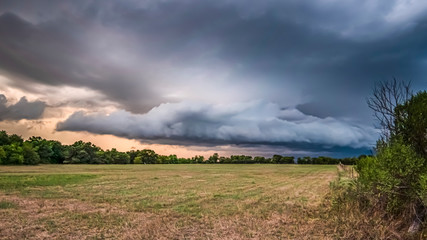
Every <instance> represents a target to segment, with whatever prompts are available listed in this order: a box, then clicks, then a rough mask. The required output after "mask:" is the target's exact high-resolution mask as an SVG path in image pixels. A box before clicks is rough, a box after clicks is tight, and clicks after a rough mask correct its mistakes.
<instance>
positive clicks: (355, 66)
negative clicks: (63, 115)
mask: <svg viewBox="0 0 427 240" xmlns="http://www.w3.org/2000/svg"><path fill="white" fill-rule="evenodd" d="M30 3H31V6H30V7H28V6H29V5H27V4H23V3H22V2H20V1H5V0H0V14H3V15H2V16H1V17H0V39H1V41H0V73H2V74H4V75H7V76H9V77H11V78H13V80H14V82H13V84H14V85H15V86H16V87H19V88H22V89H26V90H27V91H37V89H35V88H33V85H32V84H31V83H33V82H36V83H41V84H46V85H53V86H64V85H69V86H75V87H79V86H84V87H87V88H90V89H93V90H95V91H97V92H100V93H101V94H103V95H104V96H105V97H106V98H108V99H109V100H111V101H115V102H118V103H120V104H121V107H122V108H123V109H125V110H127V111H130V112H133V113H147V112H148V110H150V109H151V108H152V107H154V106H158V105H159V104H161V103H164V102H180V101H183V100H187V99H190V100H193V101H195V100H203V101H204V102H215V103H221V102H222V103H226V102H237V101H240V102H246V101H250V100H253V99H264V100H266V101H268V102H275V103H277V104H278V105H279V106H280V107H291V108H292V109H298V110H299V111H301V112H302V113H303V115H311V117H316V119H317V120H316V122H322V124H323V125H324V126H334V125H333V123H331V122H327V121H326V119H335V120H336V122H339V123H343V124H344V119H345V120H346V121H347V122H346V123H345V124H347V125H352V124H353V123H355V122H358V123H364V124H371V119H372V117H371V113H370V111H369V109H368V107H367V106H366V103H365V99H366V97H367V96H368V95H369V94H370V92H371V89H372V87H373V85H374V82H375V81H380V80H387V79H390V78H392V77H397V78H400V79H405V80H412V82H413V83H414V86H415V87H417V88H421V87H426V86H427V84H426V81H425V79H424V76H425V75H426V73H427V70H426V69H427V68H426V59H427V31H426V30H427V14H426V13H427V4H426V3H424V2H423V1H411V2H405V1H397V0H396V1H372V0H370V1H368V0H366V1H363V0H362V1H360V0H358V1H356V0H350V1H338V0H337V1H334V0H332V1H331V0H328V1H326V0H324V1H323V0H319V1H315V2H313V1H275V0H269V1H251V2H248V1H239V0H236V1H228V0H222V1H203V0H202V1H189V0H184V1H175V0H170V1H148V0H147V1H130V0H129V1H110V0H105V1H72V2H70V1H47V0H46V1H30ZM24 19H25V20H24ZM98 102H99V101H98ZM124 113H125V112H123V114H121V115H126V116H128V115H129V114H127V113H126V114H124ZM114 116H115V115H114ZM135 116H140V115H135ZM135 116H133V115H132V116H130V115H129V116H128V117H126V118H123V121H128V120H129V121H131V120H132V119H134V118H135ZM141 116H145V115H141ZM78 117H80V118H82V119H85V120H91V119H92V118H94V117H93V116H86V115H78V114H76V115H73V116H72V117H71V118H70V119H68V120H67V121H66V122H65V123H64V125H60V126H61V128H62V129H65V126H69V128H70V129H72V130H87V131H91V132H98V133H104V130H102V129H103V128H102V127H99V126H98V125H99V124H100V125H102V122H98V121H95V120H96V119H92V120H93V121H91V124H90V125H88V124H86V125H85V126H84V127H82V128H81V129H80V127H79V126H77V122H76V121H77V120H78ZM116 117H118V116H116ZM192 117H194V118H197V117H200V116H198V115H197V116H192ZM275 117H277V118H278V120H277V121H279V122H280V121H282V122H281V124H284V123H290V122H293V121H296V120H294V119H282V118H281V117H280V116H275ZM305 117H307V116H305ZM118 118H120V117H118ZM102 119H104V118H102ZM108 119H109V118H108ZM120 119H121V118H120ZM74 120H76V121H74ZM184 120H185V121H184ZM184 120H183V121H182V124H184V125H186V124H190V125H191V124H192V123H193V122H192V120H191V118H185V119H184ZM209 121H211V120H209ZM325 121H326V122H325ZM214 122H215V121H214ZM71 123H72V124H71ZM220 123H222V121H220ZM67 124H68V125H67ZM198 124H200V122H199V123H198ZM281 124H278V125H277V127H278V128H280V127H284V126H282V125H281ZM328 124H329V125H328ZM208 125H209V124H208ZM236 125H238V124H236ZM323 125H322V126H323ZM71 126H72V127H71ZM127 126H129V125H127ZM132 126H133V125H132ZM198 126H199V125H198ZM203 126H204V125H203ZM209 126H210V125H209ZM135 127H136V128H137V127H138V126H137V125H135ZM288 127H289V126H288ZM296 127H297V128H298V126H296ZM206 129H215V128H210V127H209V128H206ZM340 129H341V128H340ZM345 129H347V128H345ZM111 131H112V132H111V133H112V134H116V135H119V136H125V137H131V138H134V137H135V138H138V137H139V135H138V136H130V135H129V134H130V133H128V131H117V132H116V133H115V132H114V131H115V130H111ZM182 131H184V130H182ZM188 131H190V130H185V131H184V132H185V134H184V133H183V134H181V135H179V136H178V135H177V136H174V135H173V134H172V135H173V136H174V137H171V139H175V138H178V137H179V138H180V140H181V141H183V142H185V140H186V139H187V138H189V139H190V141H193V142H194V140H195V139H197V136H198V135H197V134H199V133H197V134H196V133H194V134H195V135H194V136H193V135H192V134H190V132H191V131H190V132H188ZM125 132H126V133H125ZM172 135H171V136H172ZM141 136H142V137H143V138H156V137H159V138H162V139H163V138H164V137H165V136H167V135H162V134H160V135H159V136H157V135H155V134H154V135H153V136H151V135H146V134H142V135H141ZM267 136H270V137H271V135H268V134H266V135H265V138H255V139H256V140H254V139H253V138H249V137H247V136H244V135H239V134H236V133H233V134H230V136H229V137H230V139H228V140H227V139H226V138H224V139H223V138H218V137H213V138H211V139H210V140H209V139H207V138H205V137H203V139H204V141H205V142H208V141H212V142H215V141H218V140H221V141H231V142H234V143H235V142H239V141H241V142H242V143H244V142H246V141H249V142H253V141H256V142H259V143H262V142H264V141H265V142H267V143H271V142H279V143H282V142H283V143H289V142H298V141H299V140H298V136H294V139H292V138H286V139H284V140H277V141H276V140H275V139H273V138H268V139H267ZM310 136H312V135H310ZM166 138H168V139H169V137H166ZM279 138H280V137H279ZM248 139H250V140H248ZM326 139H327V138H326ZM362 139H364V138H361V139H359V140H360V141H361V142H362V141H366V142H365V145H364V146H366V145H369V144H368V143H367V142H368V140H367V139H364V140H362ZM359 140H358V141H359ZM358 141H355V142H351V143H349V144H356V143H357V144H359V143H360V144H361V146H362V145H363V144H362V143H361V142H358ZM309 142H310V141H309ZM315 142H316V141H312V142H311V143H313V144H314V143H315ZM339 142H342V140H341V139H338V140H336V141H331V142H330V145H331V146H332V147H333V145H334V144H335V145H336V146H341V145H339ZM319 143H320V144H324V142H323V141H320V142H319ZM349 144H348V145H345V146H349ZM357 144H356V145H357ZM313 147H314V145H313Z"/></svg>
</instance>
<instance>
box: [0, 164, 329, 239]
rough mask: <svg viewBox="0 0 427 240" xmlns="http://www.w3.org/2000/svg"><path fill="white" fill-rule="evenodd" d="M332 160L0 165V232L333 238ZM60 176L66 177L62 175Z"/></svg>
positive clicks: (17, 235) (13, 235)
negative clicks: (329, 198)
mask: <svg viewBox="0 0 427 240" xmlns="http://www.w3.org/2000/svg"><path fill="white" fill-rule="evenodd" d="M336 173H337V170H336V166H309V165H306V166H300V165H41V166H6V167H1V168H0V238H1V239H25V238H27V239H251V238H252V239H331V238H333V233H334V230H333V228H331V227H330V226H327V221H324V218H325V217H327V216H326V215H327V211H326V209H325V208H326V206H325V205H324V202H323V199H324V197H325V195H326V194H328V192H329V183H330V182H331V181H333V180H334V179H335V178H336V175H337V174H336ZM64 179H66V181H64Z"/></svg>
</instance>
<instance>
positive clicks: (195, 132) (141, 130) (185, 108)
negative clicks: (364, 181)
mask: <svg viewBox="0 0 427 240" xmlns="http://www.w3.org/2000/svg"><path fill="white" fill-rule="evenodd" d="M57 130H59V131H88V132H92V133H98V134H113V135H116V136H122V137H126V138H130V139H140V140H156V142H160V143H166V144H180V145H200V144H208V145H209V144H211V145H224V144H256V145H262V144H263V145H271V146H274V145H280V146H288V147H292V146H293V147H296V148H298V149H306V146H308V145H312V147H316V146H317V148H319V149H323V150H325V149H330V148H333V147H338V148H342V147H347V148H354V149H357V148H359V149H360V148H365V149H366V148H370V147H372V146H373V144H374V143H375V139H376V138H377V133H376V131H375V130H374V129H372V128H369V127H366V126H358V125H352V124H348V123H346V122H343V121H339V120H336V119H333V118H330V117H329V118H325V119H320V118H316V117H313V116H307V115H304V114H302V113H301V112H300V111H298V110H297V109H285V110H281V109H280V107H279V106H278V105H277V104H272V103H267V102H262V101H261V102H260V101H255V102H248V103H234V104H227V105H210V104H200V103H190V102H183V103H174V104H162V105H160V106H158V107H156V108H154V109H152V110H151V111H149V112H148V113H146V114H132V113H129V112H125V111H118V112H114V113H112V114H109V115H103V114H85V113H83V112H76V113H74V114H73V115H71V116H70V117H69V118H68V119H67V120H66V121H65V122H61V123H59V124H58V126H57Z"/></svg>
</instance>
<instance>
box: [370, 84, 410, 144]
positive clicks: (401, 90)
mask: <svg viewBox="0 0 427 240" xmlns="http://www.w3.org/2000/svg"><path fill="white" fill-rule="evenodd" d="M412 95H413V92H412V90H411V82H405V81H399V80H397V79H396V78H393V80H392V81H382V82H378V83H377V84H376V85H375V87H374V90H373V94H372V96H371V97H369V98H368V99H367V103H368V106H369V108H371V109H372V110H373V111H374V116H375V118H376V119H377V120H378V122H379V124H380V127H381V128H382V134H383V136H382V137H383V138H385V140H386V139H389V138H390V136H392V135H393V134H395V133H396V126H395V119H396V117H397V116H396V112H395V108H396V107H397V106H399V105H400V104H403V103H405V102H406V101H408V100H409V99H410V98H411V97H412Z"/></svg>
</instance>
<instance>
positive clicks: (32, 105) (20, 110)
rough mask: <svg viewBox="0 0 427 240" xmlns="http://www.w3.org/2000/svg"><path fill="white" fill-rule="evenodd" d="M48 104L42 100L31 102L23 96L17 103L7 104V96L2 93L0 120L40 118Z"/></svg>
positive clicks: (0, 97)
mask: <svg viewBox="0 0 427 240" xmlns="http://www.w3.org/2000/svg"><path fill="white" fill-rule="evenodd" d="M45 108H46V104H45V103H44V102H41V101H35V102H29V101H28V100H27V99H26V98H25V97H22V98H21V99H20V100H19V101H18V102H17V103H15V104H12V105H7V98H6V96H5V95H3V94H0V121H3V120H21V119H38V118H40V117H41V115H42V114H43V112H44V109H45Z"/></svg>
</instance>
